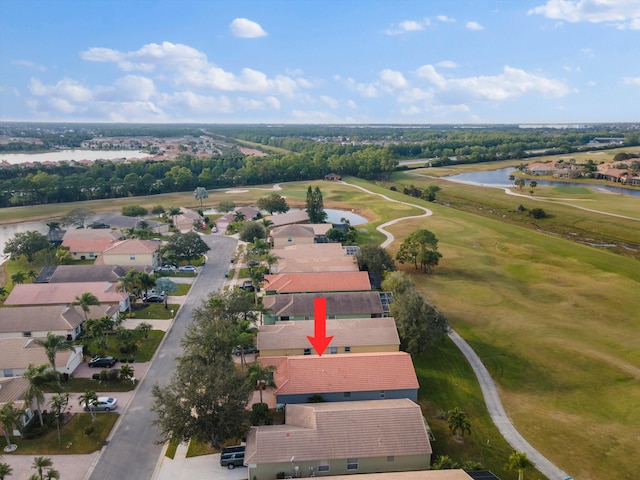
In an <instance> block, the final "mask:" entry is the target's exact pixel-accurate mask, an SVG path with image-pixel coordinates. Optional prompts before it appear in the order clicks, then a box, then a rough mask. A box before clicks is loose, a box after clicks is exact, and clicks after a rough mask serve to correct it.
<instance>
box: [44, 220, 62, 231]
mask: <svg viewBox="0 0 640 480" xmlns="http://www.w3.org/2000/svg"><path fill="white" fill-rule="evenodd" d="M46 225H47V227H49V231H50V232H52V231H54V230H60V222H49V223H47V224H46Z"/></svg>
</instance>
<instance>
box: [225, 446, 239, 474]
mask: <svg viewBox="0 0 640 480" xmlns="http://www.w3.org/2000/svg"><path fill="white" fill-rule="evenodd" d="M225 450H227V451H225ZM242 465H244V446H242V445H239V446H237V447H227V448H225V449H224V450H223V451H222V453H221V454H220V466H222V467H227V468H228V469H229V470H232V469H234V468H235V467H241V466H242Z"/></svg>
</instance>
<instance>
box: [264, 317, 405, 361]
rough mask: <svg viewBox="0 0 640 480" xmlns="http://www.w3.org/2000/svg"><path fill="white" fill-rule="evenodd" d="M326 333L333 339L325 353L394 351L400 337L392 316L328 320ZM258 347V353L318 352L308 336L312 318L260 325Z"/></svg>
mask: <svg viewBox="0 0 640 480" xmlns="http://www.w3.org/2000/svg"><path fill="white" fill-rule="evenodd" d="M326 329H327V336H333V340H331V343H330V344H329V346H328V347H327V349H326V350H325V352H324V353H325V354H339V353H369V352H397V351H398V350H399V349H400V338H399V337H398V330H397V328H396V323H395V320H394V319H393V318H391V317H386V318H356V319H349V320H327V324H326ZM258 330H259V331H258V341H257V347H258V350H260V357H262V358H265V357H286V356H290V355H317V352H316V351H315V350H314V348H313V346H312V345H311V343H309V339H308V338H307V336H311V337H312V336H313V335H314V322H293V321H289V322H278V323H277V324H275V325H261V326H260V327H259V329H258Z"/></svg>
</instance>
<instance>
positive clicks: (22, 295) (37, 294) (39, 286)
mask: <svg viewBox="0 0 640 480" xmlns="http://www.w3.org/2000/svg"><path fill="white" fill-rule="evenodd" d="M85 292H90V293H93V294H94V295H95V296H96V297H98V301H99V302H100V303H110V304H116V303H119V302H121V301H123V300H125V299H126V298H127V294H126V293H125V292H119V291H118V290H117V285H116V284H115V283H110V282H87V283H81V282H77V283H25V284H22V285H16V286H14V287H13V291H12V292H11V293H10V294H9V296H8V297H7V298H6V300H5V301H4V304H5V305H25V306H28V305H64V304H66V305H71V304H73V303H75V302H76V297H79V296H81V295H82V294H83V293H85Z"/></svg>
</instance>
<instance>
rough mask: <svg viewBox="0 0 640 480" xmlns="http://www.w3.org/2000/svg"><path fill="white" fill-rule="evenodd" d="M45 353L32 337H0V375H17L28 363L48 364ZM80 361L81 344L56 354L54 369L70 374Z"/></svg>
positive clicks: (21, 372)
mask: <svg viewBox="0 0 640 480" xmlns="http://www.w3.org/2000/svg"><path fill="white" fill-rule="evenodd" d="M48 363H49V359H48V358H47V354H46V352H45V350H44V348H42V347H41V346H40V345H37V344H36V343H34V339H33V338H0V376H2V377H17V376H20V375H23V374H24V371H25V370H26V369H27V367H28V366H29V364H33V365H44V364H48ZM80 363H82V345H78V346H74V347H73V350H71V351H67V352H59V353H58V354H57V355H56V370H57V371H58V372H60V373H66V374H68V375H71V374H72V373H73V372H74V370H75V369H76V368H77V367H78V365H80Z"/></svg>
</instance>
